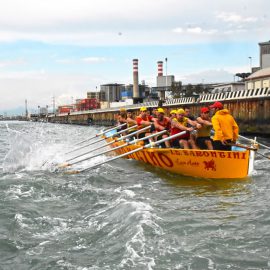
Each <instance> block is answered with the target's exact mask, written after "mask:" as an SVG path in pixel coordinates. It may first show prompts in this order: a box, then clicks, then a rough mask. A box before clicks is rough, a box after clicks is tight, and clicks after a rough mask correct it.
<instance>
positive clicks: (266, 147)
mask: <svg viewBox="0 0 270 270" xmlns="http://www.w3.org/2000/svg"><path fill="white" fill-rule="evenodd" d="M239 138H241V139H244V140H247V141H249V142H253V141H254V140H253V139H249V138H247V137H244V136H242V135H239ZM256 144H258V145H260V146H262V147H264V148H265V149H268V150H270V147H269V146H267V145H265V144H262V143H259V142H257V141H256Z"/></svg>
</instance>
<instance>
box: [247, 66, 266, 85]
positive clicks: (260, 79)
mask: <svg viewBox="0 0 270 270" xmlns="http://www.w3.org/2000/svg"><path fill="white" fill-rule="evenodd" d="M269 87H270V67H268V68H264V69H260V70H258V71H256V72H254V73H252V74H251V75H250V76H249V77H248V78H247V79H246V89H247V90H249V89H261V88H269Z"/></svg>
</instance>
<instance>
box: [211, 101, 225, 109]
mask: <svg viewBox="0 0 270 270" xmlns="http://www.w3.org/2000/svg"><path fill="white" fill-rule="evenodd" d="M209 107H210V108H211V109H212V108H217V109H223V105H222V103H220V102H218V101H216V102H215V103H214V104H213V105H211V106H209Z"/></svg>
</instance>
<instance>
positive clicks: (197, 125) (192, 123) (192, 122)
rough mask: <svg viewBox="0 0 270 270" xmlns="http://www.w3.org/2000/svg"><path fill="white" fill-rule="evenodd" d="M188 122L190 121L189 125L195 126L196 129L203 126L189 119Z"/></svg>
mask: <svg viewBox="0 0 270 270" xmlns="http://www.w3.org/2000/svg"><path fill="white" fill-rule="evenodd" d="M187 121H188V123H189V124H190V125H191V126H193V127H194V128H201V127H202V125H201V124H199V123H198V122H197V121H193V120H190V119H189V118H188V120H187Z"/></svg>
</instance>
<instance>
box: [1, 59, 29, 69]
mask: <svg viewBox="0 0 270 270" xmlns="http://www.w3.org/2000/svg"><path fill="white" fill-rule="evenodd" d="M26 63H27V62H26V61H25V60H24V59H16V60H2V61H0V68H4V67H11V66H21V65H25V64H26Z"/></svg>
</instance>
